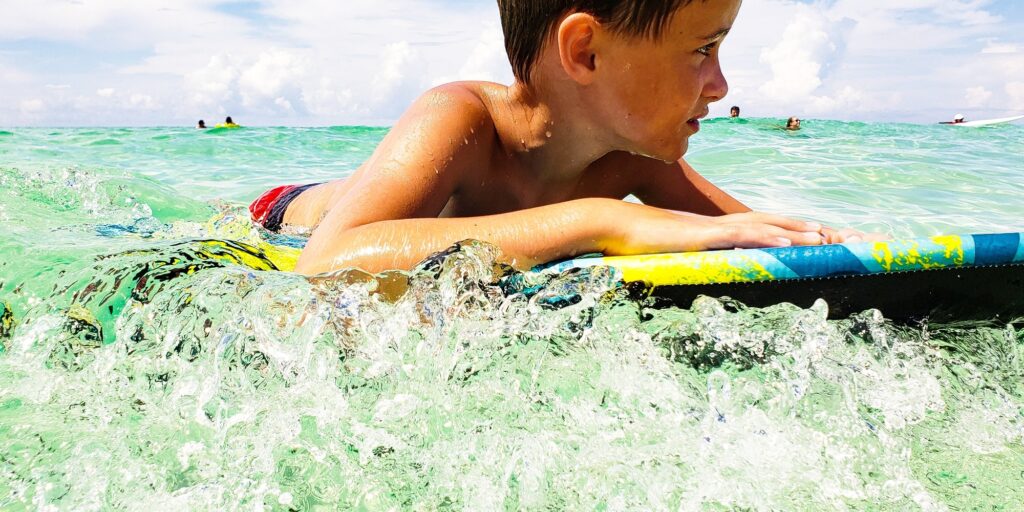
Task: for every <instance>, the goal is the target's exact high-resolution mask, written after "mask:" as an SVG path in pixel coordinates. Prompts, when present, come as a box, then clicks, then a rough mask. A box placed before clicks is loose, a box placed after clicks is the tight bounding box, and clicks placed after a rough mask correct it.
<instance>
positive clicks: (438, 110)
mask: <svg viewBox="0 0 1024 512" xmlns="http://www.w3.org/2000/svg"><path fill="white" fill-rule="evenodd" d="M491 85H492V84H487V83H485V82H452V83H447V84H444V85H439V86H436V87H434V88H432V89H430V90H428V91H427V92H425V93H423V95H422V96H421V97H420V99H419V100H418V101H417V106H418V107H420V108H425V109H429V110H430V111H431V112H430V113H431V114H434V115H438V116H442V117H447V118H457V119H459V120H461V121H468V122H469V123H470V124H480V123H483V124H487V123H489V124H492V125H493V124H494V121H493V116H492V114H491V109H490V104H491V101H490V94H489V91H485V90H484V89H485V88H490V86H491ZM493 85H497V84H493ZM460 124H461V123H460Z"/></svg>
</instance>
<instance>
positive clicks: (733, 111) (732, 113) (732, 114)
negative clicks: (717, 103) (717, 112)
mask: <svg viewBox="0 0 1024 512" xmlns="http://www.w3.org/2000/svg"><path fill="white" fill-rule="evenodd" d="M739 116H740V108H739V107H735V106H734V107H732V108H731V109H729V117H739Z"/></svg>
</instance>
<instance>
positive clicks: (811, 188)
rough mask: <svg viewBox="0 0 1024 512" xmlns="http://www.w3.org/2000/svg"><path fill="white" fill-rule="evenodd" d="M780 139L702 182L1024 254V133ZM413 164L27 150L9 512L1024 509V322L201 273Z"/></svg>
mask: <svg viewBox="0 0 1024 512" xmlns="http://www.w3.org/2000/svg"><path fill="white" fill-rule="evenodd" d="M779 124H781V121H777V120H750V121H740V122H736V121H726V120H714V121H711V122H708V123H706V124H705V126H704V129H703V131H702V132H701V134H700V135H699V136H698V137H697V138H696V139H695V140H694V141H693V143H692V149H691V153H690V156H689V159H690V161H691V163H693V164H694V166H695V167H697V168H698V169H700V170H701V171H703V172H704V174H705V175H706V176H708V177H709V178H711V179H712V180H713V181H715V182H716V183H718V184H719V185H721V186H722V187H723V188H725V189H726V190H728V191H730V192H731V193H733V194H734V195H736V196H737V197H739V198H740V199H741V200H743V201H745V202H747V203H748V204H750V205H751V206H753V207H755V208H757V209H762V210H767V211H772V212H778V213H786V214H791V215H797V216H802V217H807V218H812V219H815V220H820V221H823V222H826V223H829V224H833V225H836V226H852V227H857V228H860V229H865V230H873V231H886V232H889V233H891V234H893V235H895V236H900V237H904V236H926V235H933V234H939V233H974V232H1003V231H1024V201H1022V200H1021V199H1020V198H1021V197H1022V193H1024V158H1022V155H1024V127H1022V126H1004V127H998V128H988V129H964V128H954V127H940V126H915V125H898V124H862V123H839V122H827V121H809V122H806V123H805V128H804V130H802V131H801V132H797V133H791V132H785V131H783V130H779V129H778V128H777V126H778V125H779ZM385 133H386V130H384V129H378V128H353V127H341V128H322V129H319V128H318V129H312V128H311V129H297V128H247V129H242V130H231V131H217V130H211V131H206V132H202V131H196V130H192V129H177V128H171V129H169V128H149V129H73V130H72V129H39V128H32V129H23V128H5V129H3V130H0V233H2V234H3V235H2V237H0V345H2V346H3V353H2V354H0V440H2V441H3V442H0V509H4V510H8V509H10V510H23V509H57V510H103V509H131V510H148V509H152V508H154V507H157V508H163V509H166V508H172V507H173V508H189V509H199V510H224V509H229V510H234V509H246V510H252V509H261V510H262V509H269V510H316V509H319V510H335V509H339V508H340V509H366V510H382V509H385V510H388V509H413V510H439V509H444V510H495V509H505V510H518V509H528V510H538V509H558V510H561V509H588V510H591V509H599V510H679V509H684V510H793V509H843V508H846V509H852V510H906V509H923V510H960V509H980V510H1013V509H1015V508H1016V507H1018V506H1019V504H1020V503H1022V502H1024V491H1022V490H1021V489H1024V444H1022V443H1024V333H1022V332H1021V330H1020V329H1021V327H1022V326H1024V322H1009V323H1008V322H1006V321H1003V322H1001V323H997V322H990V323H984V324H982V323H970V324H968V323H960V324H955V325H920V326H899V325H893V324H892V323H891V322H887V321H886V320H885V319H884V317H883V316H882V315H881V314H880V313H878V312H876V311H866V312H864V313H862V314H859V315H857V316H855V317H853V318H851V319H847V320H842V321H828V320H826V319H825V318H826V311H827V304H824V303H819V304H818V305H816V306H815V307H813V308H811V309H807V310H804V309H799V308H795V307H792V306H788V305H779V306H775V307H772V308H767V309H757V310H755V309H747V308H744V307H742V305H737V304H732V303H729V302H722V301H719V300H714V299H702V300H700V301H698V302H697V303H696V304H694V306H693V307H692V308H689V309H681V308H669V309H652V308H651V307H650V305H649V304H646V303H644V302H638V301H636V300H633V299H630V298H629V297H628V294H627V293H625V291H623V290H618V289H616V288H615V287H614V285H613V284H612V283H610V282H609V280H608V279H607V278H606V277H605V276H603V275H601V274H600V273H599V272H597V273H594V274H591V275H586V276H582V277H580V276H576V277H572V276H565V277H563V278H559V279H557V280H556V281H555V282H552V283H550V284H549V289H550V290H551V291H550V293H549V294H548V295H550V294H560V293H564V292H566V291H567V290H568V291H571V292H573V293H577V294H579V295H580V297H581V300H580V302H578V303H576V304H573V305H569V306H566V307H562V308H560V309H559V308H554V307H551V306H549V305H547V303H545V302H544V301H543V298H544V296H545V293H548V292H541V293H540V294H538V295H537V296H535V297H533V298H527V297H524V296H516V295H513V296H506V295H505V294H504V293H502V291H501V290H500V289H499V288H498V287H497V286H495V285H494V284H492V283H494V282H495V281H496V280H497V277H498V276H497V274H496V272H498V270H496V269H495V266H494V264H493V263H494V252H493V249H492V248H489V247H487V246H483V245H471V246H468V247H466V248H465V249H464V250H463V251H462V252H459V253H456V254H454V255H453V256H450V257H448V258H447V259H445V260H444V261H443V262H442V263H441V265H440V266H438V267H431V268H430V269H427V268H423V269H421V270H419V271H417V272H413V273H412V274H410V275H409V276H408V279H404V278H403V279H399V280H396V279H394V278H391V279H374V278H372V277H371V276H367V275H365V274H360V273H358V272H346V273H342V274H339V275H337V276H333V277H330V278H317V279H305V278H302V277H299V276H296V275H292V274H288V273H282V272H275V271H267V270H264V269H265V268H266V266H265V265H266V263H265V262H264V261H261V260H259V259H258V258H256V259H247V260H245V261H242V262H232V261H229V258H225V257H219V256H218V255H217V254H219V253H217V251H216V250H215V249H212V248H211V247H215V246H211V245H210V244H209V243H201V242H199V240H210V239H215V240H226V241H233V242H242V243H249V244H256V243H258V242H259V240H260V237H261V234H260V232H259V231H258V230H256V229H255V228H254V227H253V226H252V225H251V224H250V223H249V222H248V220H247V218H246V216H245V210H244V207H245V205H246V204H247V202H248V201H249V200H251V199H252V198H254V197H255V196H257V195H258V194H259V193H261V192H263V191H264V190H265V189H266V188H268V187H270V186H274V185H277V184H282V183H305V182H313V181H324V180H328V179H334V178H338V177H344V176H346V175H348V174H349V173H350V172H351V171H352V170H353V169H355V168H356V167H357V166H358V165H359V163H360V162H362V161H363V160H365V159H366V158H367V157H368V156H369V155H370V153H371V152H372V150H373V148H374V146H375V145H376V143H377V142H379V141H380V139H381V138H382V137H383V135H384V134H385ZM380 193H381V194H385V193H387V191H380ZM396 283H398V284H396Z"/></svg>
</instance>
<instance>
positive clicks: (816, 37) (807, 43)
mask: <svg viewBox="0 0 1024 512" xmlns="http://www.w3.org/2000/svg"><path fill="white" fill-rule="evenodd" d="M831 25H832V23H830V22H829V20H828V19H827V18H825V17H824V16H823V15H822V14H821V13H819V12H815V11H813V10H811V9H802V10H801V12H799V13H798V14H797V16H796V18H795V19H794V20H793V21H792V22H790V23H789V25H788V26H787V27H786V29H785V30H784V31H783V34H782V40H781V41H779V42H778V44H776V45H775V46H773V47H771V48H766V49H765V50H764V51H762V52H761V62H762V63H764V64H767V65H768V66H770V67H771V72H772V78H771V80H769V81H768V82H767V83H765V84H764V85H763V86H761V92H762V93H763V94H764V95H765V96H768V97H771V98H775V99H777V100H778V101H780V102H783V103H793V102H796V101H802V100H806V99H807V98H808V97H810V96H811V95H812V94H813V93H814V92H815V91H817V90H818V88H820V87H821V85H822V79H823V76H822V75H823V71H824V68H825V67H826V66H827V65H828V63H829V62H830V61H831V60H832V59H834V58H836V57H837V51H838V50H839V48H840V44H838V41H836V37H837V36H838V34H837V31H835V30H834V29H831Z"/></svg>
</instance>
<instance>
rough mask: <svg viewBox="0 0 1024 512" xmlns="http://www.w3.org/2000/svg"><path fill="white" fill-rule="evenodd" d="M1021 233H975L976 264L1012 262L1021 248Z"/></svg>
mask: <svg viewBox="0 0 1024 512" xmlns="http://www.w3.org/2000/svg"><path fill="white" fill-rule="evenodd" d="M1020 245H1021V237H1020V234H1019V233H1008V234H1003V235H974V264H975V265H1003V264H1006V263H1010V262H1012V261H1013V260H1014V258H1015V257H1016V256H1017V251H1019V250H1020Z"/></svg>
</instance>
